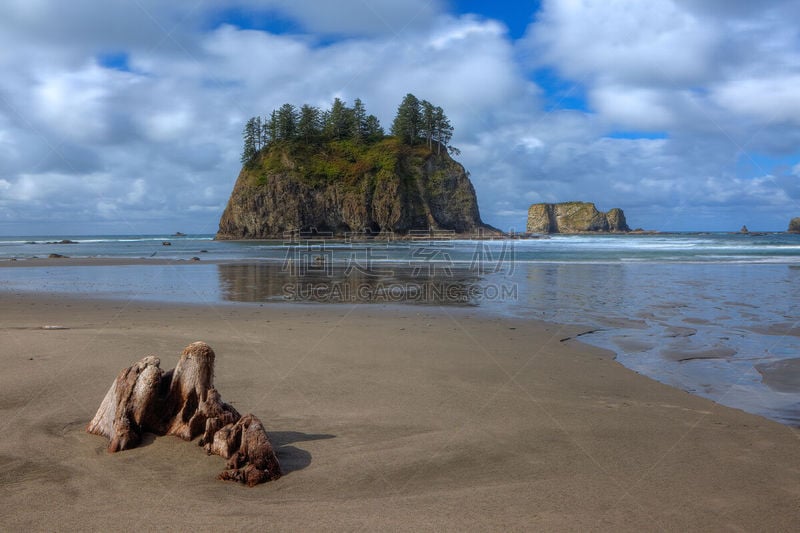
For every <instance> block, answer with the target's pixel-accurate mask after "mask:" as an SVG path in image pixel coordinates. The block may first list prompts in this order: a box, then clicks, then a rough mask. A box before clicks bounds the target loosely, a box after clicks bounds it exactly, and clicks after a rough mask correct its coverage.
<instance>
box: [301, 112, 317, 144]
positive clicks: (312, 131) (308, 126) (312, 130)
mask: <svg viewBox="0 0 800 533" xmlns="http://www.w3.org/2000/svg"><path fill="white" fill-rule="evenodd" d="M321 118H322V117H321V112H320V110H319V109H318V108H316V107H314V106H310V105H308V104H305V105H303V107H301V108H300V117H299V118H298V120H297V136H298V137H299V138H300V139H302V140H303V141H305V143H306V144H310V143H312V142H314V141H315V140H316V139H317V138H318V137H319V136H320V134H321V133H322V131H321V129H322V123H321Z"/></svg>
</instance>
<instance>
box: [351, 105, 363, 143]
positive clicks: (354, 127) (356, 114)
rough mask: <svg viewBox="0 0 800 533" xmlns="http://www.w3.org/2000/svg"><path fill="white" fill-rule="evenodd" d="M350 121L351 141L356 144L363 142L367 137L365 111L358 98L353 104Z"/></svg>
mask: <svg viewBox="0 0 800 533" xmlns="http://www.w3.org/2000/svg"><path fill="white" fill-rule="evenodd" d="M351 119H352V123H351V125H350V130H351V132H352V133H351V134H352V137H353V140H354V141H355V142H357V143H360V142H363V141H364V139H365V138H366V137H367V131H366V125H367V110H366V108H365V107H364V103H363V102H362V101H361V99H360V98H356V99H355V101H354V102H353V109H352V113H351Z"/></svg>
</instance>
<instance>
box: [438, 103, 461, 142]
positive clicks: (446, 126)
mask: <svg viewBox="0 0 800 533" xmlns="http://www.w3.org/2000/svg"><path fill="white" fill-rule="evenodd" d="M433 129H434V135H435V137H436V141H437V142H438V147H437V148H436V153H437V154H440V153H441V152H442V145H444V146H445V147H447V149H448V150H450V151H451V152H452V153H455V154H458V153H460V152H459V150H458V148H455V147H453V146H450V139H451V138H452V137H453V126H452V125H451V124H450V120H449V119H448V118H447V115H445V114H444V110H443V109H442V108H441V107H438V106H437V107H436V108H435V109H434V110H433Z"/></svg>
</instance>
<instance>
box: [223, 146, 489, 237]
mask: <svg viewBox="0 0 800 533" xmlns="http://www.w3.org/2000/svg"><path fill="white" fill-rule="evenodd" d="M444 152H446V150H443V153H442V154H440V155H437V154H436V153H435V150H434V152H432V151H431V150H429V149H428V148H427V147H426V146H414V147H410V146H407V145H403V144H401V143H399V142H397V141H396V140H394V139H385V140H383V141H380V142H378V143H376V144H374V145H370V146H359V145H353V144H352V143H349V142H346V141H340V142H331V143H327V144H325V145H322V146H319V145H316V146H303V145H299V144H292V145H277V146H273V147H271V148H269V150H268V151H265V153H262V154H259V156H257V157H256V159H255V160H254V161H253V162H252V163H251V164H249V165H246V166H245V167H244V168H242V170H241V172H240V174H239V177H238V179H237V181H236V185H235V186H234V188H233V192H232V193H231V197H230V200H229V201H228V205H227V207H226V208H225V211H224V213H223V214H222V218H221V219H220V223H219V232H218V233H217V238H218V239H263V238H281V237H283V236H284V235H285V233H286V232H289V231H303V232H307V231H312V230H313V229H316V230H317V231H319V232H331V233H333V234H334V235H343V234H345V233H347V232H363V231H365V230H366V231H370V232H375V233H376V232H379V231H391V232H395V233H398V234H405V233H407V232H408V231H409V230H427V229H429V228H432V229H441V230H453V231H455V232H457V233H470V232H474V231H476V230H479V229H482V228H484V227H486V226H485V225H484V224H483V223H482V222H481V219H480V215H479V213H478V203H477V200H476V197H475V190H474V189H473V187H472V183H470V181H469V178H468V176H467V173H466V172H465V170H464V167H462V166H461V165H460V164H459V163H457V162H456V161H454V160H453V159H451V158H450V156H449V155H447V154H446V153H444Z"/></svg>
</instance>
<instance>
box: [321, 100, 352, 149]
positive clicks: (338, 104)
mask: <svg viewBox="0 0 800 533" xmlns="http://www.w3.org/2000/svg"><path fill="white" fill-rule="evenodd" d="M352 122H353V118H352V110H350V109H348V108H347V106H346V105H345V103H344V102H342V100H341V99H339V98H335V99H334V100H333V105H332V106H331V109H330V111H328V113H327V114H326V116H325V127H324V132H325V137H327V138H328V139H332V140H336V141H339V140H342V139H346V138H348V137H350V136H351V133H352V132H351V126H352Z"/></svg>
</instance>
